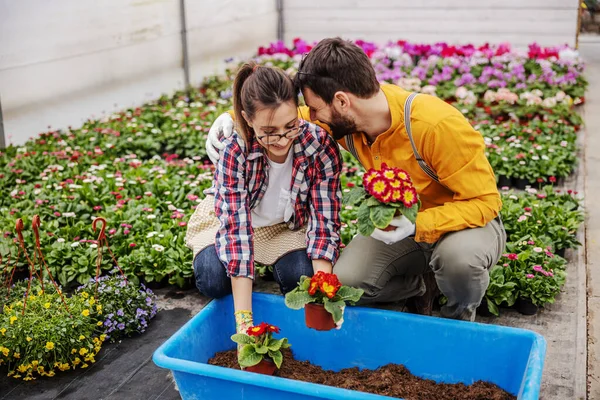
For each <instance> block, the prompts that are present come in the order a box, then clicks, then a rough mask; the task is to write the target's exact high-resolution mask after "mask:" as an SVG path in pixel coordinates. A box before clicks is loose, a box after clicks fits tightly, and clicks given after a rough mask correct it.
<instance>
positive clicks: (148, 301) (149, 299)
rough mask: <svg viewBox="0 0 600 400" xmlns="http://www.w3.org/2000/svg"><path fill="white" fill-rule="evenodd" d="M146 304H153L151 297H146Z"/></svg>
mask: <svg viewBox="0 0 600 400" xmlns="http://www.w3.org/2000/svg"><path fill="white" fill-rule="evenodd" d="M146 305H147V306H150V305H152V298H151V297H146Z"/></svg>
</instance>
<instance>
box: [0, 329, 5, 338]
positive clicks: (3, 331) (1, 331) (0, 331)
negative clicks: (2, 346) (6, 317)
mask: <svg viewBox="0 0 600 400" xmlns="http://www.w3.org/2000/svg"><path fill="white" fill-rule="evenodd" d="M0 333H1V334H2V336H4V334H5V333H6V328H2V329H0Z"/></svg>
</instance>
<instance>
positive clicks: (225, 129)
mask: <svg viewBox="0 0 600 400" xmlns="http://www.w3.org/2000/svg"><path fill="white" fill-rule="evenodd" d="M232 133H233V118H231V115H229V113H223V114H221V115H219V117H218V118H217V119H216V120H215V122H214V123H213V124H212V126H211V127H210V130H209V131H208V137H207V138H206V154H208V158H210V161H212V163H213V164H216V163H217V161H219V150H223V147H225V145H224V144H223V143H221V142H222V141H223V140H225V139H226V138H228V137H229V136H231V134H232Z"/></svg>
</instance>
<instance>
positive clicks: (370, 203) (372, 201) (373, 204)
mask: <svg viewBox="0 0 600 400" xmlns="http://www.w3.org/2000/svg"><path fill="white" fill-rule="evenodd" d="M365 203H367V206H369V207H377V206H381V205H383V204H382V203H381V202H380V201H379V200H377V199H376V198H375V197H369V198H368V199H367V201H366V202H365Z"/></svg>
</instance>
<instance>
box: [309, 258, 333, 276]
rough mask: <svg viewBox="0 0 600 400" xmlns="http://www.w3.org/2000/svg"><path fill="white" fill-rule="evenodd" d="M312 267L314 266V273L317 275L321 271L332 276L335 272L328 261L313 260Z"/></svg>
mask: <svg viewBox="0 0 600 400" xmlns="http://www.w3.org/2000/svg"><path fill="white" fill-rule="evenodd" d="M312 265H313V272H314V273H315V274H316V273H317V272H319V271H323V272H326V273H328V274H330V273H331V271H332V270H333V267H332V265H331V262H329V261H327V260H312Z"/></svg>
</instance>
